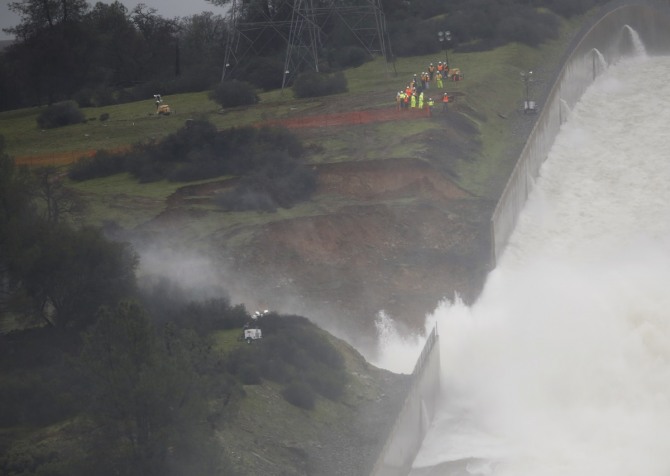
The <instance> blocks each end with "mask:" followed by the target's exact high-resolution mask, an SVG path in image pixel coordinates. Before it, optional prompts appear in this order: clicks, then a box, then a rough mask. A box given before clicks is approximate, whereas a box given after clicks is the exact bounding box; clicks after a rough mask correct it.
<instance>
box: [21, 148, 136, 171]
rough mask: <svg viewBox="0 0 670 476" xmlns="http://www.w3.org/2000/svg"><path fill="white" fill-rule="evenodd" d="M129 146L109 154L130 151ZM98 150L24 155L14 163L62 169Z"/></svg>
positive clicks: (91, 155)
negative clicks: (61, 167)
mask: <svg viewBox="0 0 670 476" xmlns="http://www.w3.org/2000/svg"><path fill="white" fill-rule="evenodd" d="M128 149H129V147H128V146H122V147H116V148H114V149H107V150H108V151H109V152H112V153H114V152H123V151H125V150H128ZM96 152H97V150H94V149H89V150H69V151H62V152H49V153H46V154H40V155H23V156H18V157H14V162H16V164H17V165H27V166H28V167H47V166H53V167H60V166H63V165H70V164H73V163H75V162H76V161H77V160H79V159H81V158H84V157H93V156H94V155H95V154H96Z"/></svg>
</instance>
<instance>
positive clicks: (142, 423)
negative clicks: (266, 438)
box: [80, 302, 219, 476]
mask: <svg viewBox="0 0 670 476" xmlns="http://www.w3.org/2000/svg"><path fill="white" fill-rule="evenodd" d="M194 347H196V348H199V347H198V344H197V339H196V340H193V339H189V338H188V336H184V334H183V333H180V332H179V331H178V330H176V329H175V328H167V329H166V330H165V332H157V331H156V330H155V329H154V328H153V326H152V325H151V322H150V319H149V316H148V315H147V313H146V312H145V311H144V310H143V309H142V308H141V307H140V306H139V305H138V304H137V303H134V302H122V303H120V304H119V305H118V306H117V307H116V308H115V309H113V310H112V309H110V308H107V307H105V308H102V309H101V310H100V312H99V316H98V319H97V321H96V324H95V325H94V326H92V328H91V329H90V331H89V332H87V333H86V335H85V338H84V347H83V350H82V353H81V356H80V362H81V365H82V369H83V370H84V374H85V375H86V377H87V379H88V382H89V384H90V389H91V391H90V394H89V395H88V396H89V402H90V406H89V408H88V411H89V413H90V415H91V417H92V418H93V419H94V420H95V421H97V422H98V423H99V424H100V425H102V430H103V433H104V434H105V436H106V439H107V448H108V450H107V459H108V461H107V463H109V464H111V465H113V466H114V469H115V470H116V471H117V472H118V473H117V474H119V473H120V474H126V475H130V476H131V475H143V476H151V475H161V476H162V475H166V474H175V473H174V471H171V468H170V466H172V465H173V464H174V463H175V460H177V461H179V463H183V462H184V458H187V456H186V455H185V454H184V450H185V449H186V448H187V447H188V449H189V450H193V451H194V452H195V453H194V454H193V455H192V456H191V458H192V459H193V461H191V462H190V464H189V465H185V467H187V468H189V472H190V473H189V472H187V473H185V474H212V475H215V474H219V473H218V472H217V471H216V465H215V461H213V458H212V457H211V455H206V452H203V451H202V449H200V450H198V449H197V448H198V446H201V448H205V447H207V434H206V431H204V433H203V423H204V422H206V413H207V409H206V392H205V391H204V387H203V382H202V379H201V378H200V375H199V374H198V372H197V367H196V366H195V365H194V360H195V358H194V355H197V352H196V353H195V354H194V353H193V351H192V350H191V349H193V348H194ZM204 453H205V454H204ZM203 456H204V457H203ZM198 459H200V460H199V461H198ZM214 460H215V459H214Z"/></svg>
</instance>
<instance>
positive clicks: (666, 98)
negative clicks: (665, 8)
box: [412, 57, 670, 476]
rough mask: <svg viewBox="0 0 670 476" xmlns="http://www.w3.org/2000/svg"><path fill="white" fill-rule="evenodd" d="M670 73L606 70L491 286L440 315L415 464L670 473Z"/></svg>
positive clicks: (555, 151)
mask: <svg viewBox="0 0 670 476" xmlns="http://www.w3.org/2000/svg"><path fill="white" fill-rule="evenodd" d="M669 78H670V58H668V57H651V58H647V57H640V58H634V59H628V60H625V61H621V62H619V63H618V64H616V65H611V66H610V67H609V69H608V70H607V71H606V72H605V73H603V74H602V75H600V76H599V77H598V78H597V80H596V82H595V83H594V84H593V86H592V87H590V88H589V89H588V90H587V92H586V93H585V95H584V96H583V98H582V99H581V100H580V101H579V102H578V103H577V104H576V106H575V107H574V108H573V110H572V111H571V115H570V118H569V120H568V121H567V122H566V123H565V124H563V126H562V129H561V132H560V134H559V136H558V137H557V138H556V142H555V144H554V146H553V148H552V150H551V153H550V155H549V158H548V160H547V162H546V163H545V164H544V166H543V167H542V170H541V174H540V177H539V178H538V180H537V183H536V187H535V189H534V191H533V192H532V194H531V196H530V198H529V200H528V203H527V205H526V207H525V209H524V211H523V213H522V215H521V217H520V219H519V223H518V225H517V227H516V229H515V231H514V233H513V235H512V237H511V239H510V242H509V245H508V247H507V249H506V250H505V252H504V254H503V256H502V258H501V260H500V262H499V265H498V267H497V268H496V269H495V270H494V271H493V272H492V273H491V274H490V276H489V279H488V280H487V283H486V285H485V288H484V291H483V292H482V295H481V297H480V298H479V299H478V301H477V302H476V303H475V304H474V305H473V306H472V307H470V308H468V307H466V306H463V305H462V304H459V303H449V302H445V303H443V304H442V305H440V307H439V308H438V309H437V310H436V311H435V313H434V315H433V316H431V320H433V319H434V320H436V321H437V322H438V326H439V332H440V345H441V348H440V351H441V354H442V372H443V376H442V397H441V400H442V407H441V408H440V410H439V412H438V415H437V417H436V418H435V420H434V421H433V425H432V427H431V430H430V431H429V433H428V435H427V437H426V440H425V441H424V444H423V447H422V448H421V450H420V452H419V455H418V456H417V458H416V461H415V463H414V470H413V471H412V475H416V476H419V475H421V476H423V475H441V476H448V475H459V476H460V475H469V474H495V475H500V476H508V475H510V476H511V475H513V476H526V475H527V476H554V475H556V476H558V475H560V476H581V475H584V476H587V475H588V476H634V475H635V476H637V475H645V476H668V475H669V474H670V81H669V80H668V79H669Z"/></svg>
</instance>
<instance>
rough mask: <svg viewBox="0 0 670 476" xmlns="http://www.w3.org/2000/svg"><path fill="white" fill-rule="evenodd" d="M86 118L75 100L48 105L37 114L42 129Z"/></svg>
mask: <svg viewBox="0 0 670 476" xmlns="http://www.w3.org/2000/svg"><path fill="white" fill-rule="evenodd" d="M85 120H86V118H85V117H84V114H83V113H82V112H81V111H80V110H79V106H78V105H77V103H76V102H74V101H63V102H58V103H55V104H53V105H51V106H49V107H47V108H46V109H45V110H44V111H42V113H41V114H40V115H39V116H37V125H38V126H40V128H42V129H54V128H56V127H63V126H67V125H70V124H79V123H82V122H84V121H85Z"/></svg>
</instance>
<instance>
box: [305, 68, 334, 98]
mask: <svg viewBox="0 0 670 476" xmlns="http://www.w3.org/2000/svg"><path fill="white" fill-rule="evenodd" d="M345 92H347V78H346V77H345V76H344V73H342V72H341V71H340V72H337V73H334V74H322V73H317V72H314V71H309V72H307V73H302V74H301V75H299V76H298V78H297V79H296V80H295V84H294V85H293V94H295V97H297V98H312V97H319V96H328V95H330V94H338V93H345Z"/></svg>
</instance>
